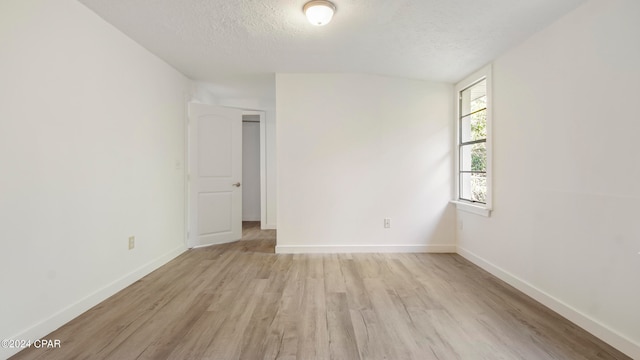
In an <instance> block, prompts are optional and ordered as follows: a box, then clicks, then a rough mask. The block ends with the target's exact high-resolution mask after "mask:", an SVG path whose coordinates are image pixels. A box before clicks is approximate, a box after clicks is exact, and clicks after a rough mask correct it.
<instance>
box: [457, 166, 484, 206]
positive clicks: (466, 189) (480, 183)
mask: <svg viewBox="0 0 640 360" xmlns="http://www.w3.org/2000/svg"><path fill="white" fill-rule="evenodd" d="M460 198H461V199H464V200H470V201H477V202H481V203H486V202H487V175H486V174H470V173H463V174H460Z"/></svg>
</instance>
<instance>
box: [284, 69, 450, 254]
mask: <svg viewBox="0 0 640 360" xmlns="http://www.w3.org/2000/svg"><path fill="white" fill-rule="evenodd" d="M452 89H453V88H452V86H451V85H450V84H441V83H431V82H423V81H413V80H405V79H400V78H391V77H381V76H370V75H358V74H276V105H277V108H278V120H277V123H278V127H277V138H278V148H277V154H278V240H277V241H278V245H277V251H278V252H336V251H424V250H431V251H451V250H455V247H454V244H455V243H454V236H455V235H454V228H455V221H454V216H455V214H454V211H453V210H452V209H451V208H450V206H449V205H448V201H449V200H450V196H451V191H452V185H451V184H452V182H453V181H452V168H451V166H452V165H451V161H452V156H451V151H452V150H451V149H452V145H451V139H452V138H453V136H452V125H451V118H452V116H453V106H452V104H453V99H452V95H453V94H452V92H453V90H452ZM384 218H391V228H389V229H385V228H384V227H383V219H384Z"/></svg>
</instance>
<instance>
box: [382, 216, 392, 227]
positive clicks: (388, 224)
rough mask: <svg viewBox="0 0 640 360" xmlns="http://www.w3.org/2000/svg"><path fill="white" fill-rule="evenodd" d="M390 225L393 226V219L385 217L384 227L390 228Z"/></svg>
mask: <svg viewBox="0 0 640 360" xmlns="http://www.w3.org/2000/svg"><path fill="white" fill-rule="evenodd" d="M390 227H391V219H389V218H385V219H384V228H385V229H388V228H390Z"/></svg>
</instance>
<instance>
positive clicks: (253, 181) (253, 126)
mask: <svg viewBox="0 0 640 360" xmlns="http://www.w3.org/2000/svg"><path fill="white" fill-rule="evenodd" d="M260 193H261V192H260V115H258V114H243V115H242V224H243V228H244V227H245V223H253V224H254V225H255V224H257V225H258V226H259V224H260V220H261V216H260V215H261V214H260V211H261V196H260Z"/></svg>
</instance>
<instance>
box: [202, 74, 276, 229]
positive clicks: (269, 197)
mask: <svg viewBox="0 0 640 360" xmlns="http://www.w3.org/2000/svg"><path fill="white" fill-rule="evenodd" d="M193 93H194V95H193V99H192V100H193V101H196V102H201V103H204V104H211V105H220V106H227V107H234V108H239V109H244V110H257V111H264V113H265V117H264V121H265V125H266V144H265V148H266V154H265V160H266V164H265V171H266V194H265V196H266V212H267V213H266V223H263V224H262V228H264V229H275V228H276V226H277V187H276V107H275V99H274V97H275V84H274V79H273V77H272V76H269V77H268V78H266V79H263V78H260V79H259V80H258V81H249V80H247V81H246V82H242V81H241V82H239V83H234V82H232V83H230V84H225V85H224V86H223V85H219V84H215V83H211V82H195V85H194V90H193Z"/></svg>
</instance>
